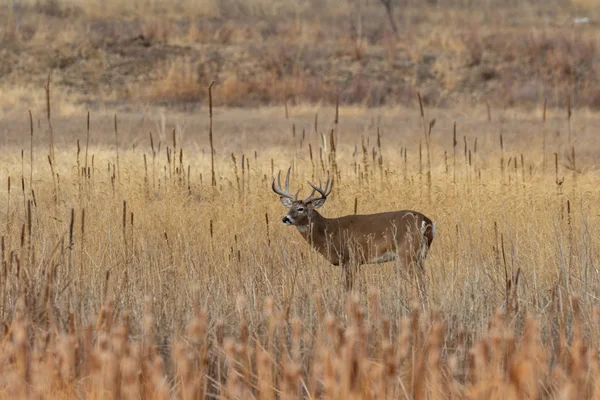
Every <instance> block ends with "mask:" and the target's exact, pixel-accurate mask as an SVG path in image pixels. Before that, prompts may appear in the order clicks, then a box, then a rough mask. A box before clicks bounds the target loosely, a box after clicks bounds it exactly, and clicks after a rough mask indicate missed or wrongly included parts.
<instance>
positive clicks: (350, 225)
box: [272, 169, 435, 290]
mask: <svg viewBox="0 0 600 400" xmlns="http://www.w3.org/2000/svg"><path fill="white" fill-rule="evenodd" d="M277 184H278V186H279V187H275V179H273V184H272V188H273V191H274V192H275V193H277V194H278V195H279V196H280V199H281V202H282V203H283V205H284V206H286V207H287V208H289V212H288V213H287V215H286V216H285V217H283V223H284V224H286V225H293V226H295V227H296V228H298V231H299V232H300V233H301V234H302V237H304V239H306V241H307V242H308V243H309V244H311V245H312V246H313V247H314V248H315V249H316V250H317V251H318V252H320V253H321V254H322V255H323V256H325V258H327V259H328V260H329V261H330V262H331V263H332V264H333V265H341V267H342V269H343V271H344V274H345V278H346V289H347V290H350V289H352V285H353V282H354V273H355V269H356V268H357V267H358V266H359V265H361V264H378V263H383V262H386V261H392V260H396V259H399V260H400V261H401V262H402V263H403V265H404V266H405V267H406V268H408V269H409V272H410V274H411V275H412V271H413V270H414V269H416V270H417V276H418V278H419V285H420V286H421V288H420V289H421V290H424V286H423V285H424V280H423V273H424V270H423V267H424V262H425V257H426V256H427V252H428V250H429V247H430V246H431V242H432V241H433V236H434V233H435V224H434V223H433V222H431V220H430V219H429V218H427V217H426V216H425V215H423V214H421V213H419V212H416V211H391V212H384V213H378V214H369V215H346V216H344V217H339V218H325V217H323V216H322V215H321V214H319V213H318V212H317V208H319V207H321V206H322V205H323V204H324V203H325V200H327V196H329V194H330V193H331V189H332V188H333V179H331V180H330V177H329V173H328V174H327V181H326V183H325V187H324V188H323V186H322V185H321V183H319V186H318V187H317V186H315V185H313V184H312V183H310V182H308V184H309V185H310V186H311V187H312V188H313V191H312V193H311V195H310V196H309V197H308V198H307V199H305V200H299V199H298V193H300V191H299V190H298V192H297V193H296V195H293V194H291V193H290V186H289V185H290V169H288V172H287V176H286V178H285V190H283V189H282V187H281V171H280V172H279V174H278V175H277ZM315 192H318V194H319V195H318V196H314V194H315Z"/></svg>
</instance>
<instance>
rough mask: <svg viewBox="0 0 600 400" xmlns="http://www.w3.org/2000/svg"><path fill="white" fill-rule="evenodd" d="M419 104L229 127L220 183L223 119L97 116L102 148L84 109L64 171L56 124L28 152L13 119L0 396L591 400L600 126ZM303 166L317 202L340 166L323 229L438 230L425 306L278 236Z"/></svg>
mask: <svg viewBox="0 0 600 400" xmlns="http://www.w3.org/2000/svg"><path fill="white" fill-rule="evenodd" d="M415 105H416V107H412V108H409V109H373V110H361V109H359V108H352V107H342V108H341V109H340V111H339V122H338V124H337V125H336V124H335V110H334V109H333V108H319V107H308V106H306V107H301V108H291V109H289V110H288V118H287V119H286V117H285V112H284V109H283V108H263V109H259V110H253V111H247V110H236V109H215V111H214V118H213V129H214V135H213V136H214V137H213V146H214V149H215V163H214V165H215V168H214V171H215V183H216V185H214V186H213V185H212V184H211V181H212V176H211V159H210V153H211V152H210V144H209V133H208V126H209V119H208V117H207V115H190V114H177V113H172V114H168V113H167V114H161V113H160V112H154V113H153V112H149V113H148V114H147V115H134V114H124V115H122V116H121V115H119V116H117V132H116V133H115V129H114V116H111V115H98V116H95V115H94V114H92V115H91V117H90V131H89V141H88V134H87V128H86V126H87V123H86V116H85V115H83V116H76V117H75V116H74V117H69V118H56V119H54V120H52V127H53V135H54V141H53V143H54V149H53V152H54V160H53V162H52V163H51V165H50V163H49V161H48V155H49V154H50V153H51V151H50V148H49V145H50V141H49V132H48V128H47V127H48V123H47V121H45V120H44V117H43V114H42V116H40V117H41V119H40V120H38V116H36V117H35V118H34V119H33V121H34V124H33V126H34V129H33V136H30V131H29V129H30V128H29V118H28V117H27V116H24V118H21V119H20V120H8V119H5V120H3V121H2V126H1V129H2V130H3V131H5V132H7V135H5V140H6V142H5V144H4V147H3V148H4V150H5V151H3V154H2V166H3V167H2V169H1V170H0V179H1V181H2V182H5V184H4V185H3V188H2V192H1V193H2V215H3V221H2V224H1V225H0V236H2V265H3V268H2V280H1V285H0V291H1V299H2V303H1V308H0V311H1V318H2V319H3V320H4V321H6V322H5V323H6V324H7V325H6V329H7V332H8V333H11V334H12V336H10V335H9V336H7V340H5V341H4V348H5V351H4V352H3V358H2V360H3V361H2V362H3V368H5V371H7V374H6V375H5V376H6V379H5V380H3V381H2V382H1V384H0V386H1V387H2V388H3V391H4V392H3V393H5V394H6V395H7V396H8V394H10V393H14V392H15V391H16V392H18V393H23V392H22V391H23V390H26V388H27V390H30V391H31V392H30V393H38V394H41V393H43V392H42V391H43V390H44V389H43V388H44V387H45V386H44V385H46V383H47V382H51V383H52V385H54V387H56V392H55V393H56V395H57V396H59V397H61V396H68V395H69V393H72V391H77V392H79V393H83V392H85V391H88V393H95V395H96V396H101V397H102V396H104V395H106V394H107V393H113V394H115V393H117V392H119V391H120V393H121V394H122V395H123V396H125V397H128V396H134V397H135V396H136V395H137V394H139V393H141V391H143V393H145V395H144V396H150V395H153V396H154V395H155V396H156V397H164V396H166V395H167V393H168V394H169V395H172V396H174V395H181V396H184V397H185V396H188V395H190V393H189V392H188V391H190V390H191V391H194V390H199V391H201V392H203V393H204V392H206V391H208V392H210V393H214V392H215V391H216V390H221V393H225V394H227V395H228V396H233V397H236V396H238V395H239V396H240V397H242V398H247V397H248V396H250V395H253V396H258V397H261V398H269V397H270V396H271V395H272V394H273V393H280V394H281V395H284V392H285V393H287V394H288V395H289V396H291V397H294V396H296V395H298V394H299V393H311V394H312V395H315V394H316V393H327V394H328V395H329V396H330V397H334V398H348V396H349V394H348V393H352V395H353V396H355V397H361V398H362V397H369V396H371V397H374V398H381V397H386V396H387V397H389V398H398V397H417V398H423V396H433V397H434V398H440V397H448V396H449V395H450V393H452V394H453V395H455V396H458V397H474V398H489V396H493V395H495V396H502V397H506V396H509V397H510V393H513V394H514V395H515V396H519V397H522V396H523V395H524V393H538V394H539V395H540V396H542V397H561V396H563V395H564V396H566V398H571V397H573V398H575V397H577V398H581V397H578V395H577V394H580V395H582V396H583V395H588V396H592V395H594V396H595V393H597V392H595V391H594V388H595V387H596V384H597V380H596V379H597V377H598V375H597V372H595V371H596V368H598V366H597V349H598V347H597V346H598V344H599V342H598V337H597V329H598V326H597V324H598V314H597V298H598V292H597V291H598V283H599V279H600V277H599V275H598V270H597V259H598V244H599V243H598V241H599V239H600V232H598V228H597V226H598V223H597V222H598V218H599V216H600V210H599V206H598V204H600V203H599V200H600V199H599V195H598V192H597V190H596V186H597V179H598V173H599V172H598V169H597V166H596V165H595V164H594V163H595V159H594V158H593V154H597V152H598V150H599V149H598V144H597V142H596V141H594V140H593V139H592V137H593V135H594V130H593V126H594V125H595V121H596V120H597V118H598V116H597V115H595V114H592V113H589V112H582V113H578V112H576V111H575V112H574V114H573V115H572V117H571V120H570V121H569V120H567V118H566V110H548V111H547V115H546V120H545V121H543V115H542V111H536V112H534V113H523V112H520V111H518V110H513V111H496V110H492V111H491V118H492V120H491V121H488V114H487V111H486V109H485V108H482V109H478V108H473V109H470V110H463V111H462V112H460V113H458V112H451V111H448V110H439V109H432V110H428V109H425V116H424V118H421V116H420V112H419V108H418V102H417V103H416V104H415ZM453 116H454V117H456V142H457V144H456V146H455V147H454V146H453V123H454V120H453ZM433 119H435V121H436V122H435V124H434V126H433V128H432V130H431V135H430V137H429V139H430V146H429V152H430V159H431V168H429V167H428V163H427V153H428V151H427V146H426V139H425V137H426V136H425V134H424V132H423V121H425V126H429V122H428V121H431V120H433ZM36 121H37V122H36ZM315 121H316V131H315ZM332 130H333V132H334V137H337V139H336V140H335V141H334V143H335V149H336V152H335V155H334V153H333V152H332V147H331V141H330V134H331V131H332ZM569 130H570V132H571V133H570V135H571V140H570V143H571V145H569ZM149 132H150V134H149ZM173 132H174V133H173ZM294 132H295V134H294ZM328 132H329V133H328ZM378 132H379V134H378ZM321 133H323V134H324V135H325V136H326V137H327V139H326V140H325V142H324V141H323V136H321ZM378 136H379V138H378ZM500 136H502V147H501V146H500ZM86 143H89V147H88V146H86ZM117 143H118V145H117ZM419 148H421V157H419ZM465 149H466V151H465ZM544 149H545V151H544ZM32 150H33V156H32ZM311 151H312V158H311V156H310V153H311ZM465 154H466V155H465ZM544 154H545V156H544ZM573 154H574V155H575V158H574V159H573ZM32 158H33V164H32V163H31V159H32ZM556 161H557V162H556ZM333 163H335V165H336V166H337V167H335V166H334V165H333ZM544 163H545V165H544ZM86 166H87V169H86ZM288 166H292V167H293V169H292V185H293V187H296V186H298V187H302V188H303V192H302V194H303V195H306V194H308V193H307V189H306V188H307V187H308V186H307V185H306V184H305V183H304V182H305V180H306V179H318V178H322V177H323V176H324V171H325V170H332V168H337V170H338V172H339V179H338V181H337V182H336V184H335V186H334V191H333V194H332V195H331V197H330V198H329V199H328V201H327V203H326V205H325V206H324V207H323V213H324V215H325V216H339V215H343V214H351V213H353V212H354V211H355V204H356V207H357V211H358V212H359V213H370V212H378V211H385V210H393V209H415V210H419V211H422V212H423V213H425V214H426V215H428V216H430V217H431V218H432V219H433V220H434V221H435V222H436V224H437V227H436V231H437V234H436V238H435V239H434V242H433V246H432V249H431V251H430V254H429V256H428V259H427V263H426V275H427V286H428V296H427V299H422V300H420V301H419V300H418V298H416V297H414V295H415V290H414V289H413V282H412V281H411V280H410V279H408V274H407V271H406V270H404V269H402V267H401V266H399V265H397V264H396V263H394V262H392V263H387V264H380V265H368V266H363V267H362V268H361V269H360V273H359V275H358V281H357V282H358V285H357V287H356V289H357V290H356V293H355V297H352V298H350V299H346V296H345V293H344V290H343V278H342V274H341V271H340V270H339V268H337V267H333V266H331V265H330V264H328V262H327V261H326V260H324V259H323V258H322V257H321V256H320V255H319V254H317V253H315V252H313V251H311V250H310V249H309V247H308V246H307V244H306V243H305V242H304V241H303V239H302V238H301V237H300V235H299V234H298V232H296V230H295V228H286V227H285V226H283V225H282V224H281V222H280V221H281V217H282V216H283V215H284V214H285V209H284V208H283V207H282V205H281V204H280V202H279V199H278V196H277V195H275V194H274V193H272V192H271V190H270V183H271V177H272V176H273V175H274V174H275V173H276V172H277V171H278V170H279V169H286V168H287V167H288ZM83 171H86V173H84V172H83ZM429 171H431V184H429V183H428V178H427V177H428V174H429ZM9 177H10V190H9V187H8V186H7V184H8V181H9ZM557 177H558V183H557ZM508 282H512V283H510V284H509V283H508ZM101 305H104V306H102V307H101ZM11 321H12V322H11ZM123 324H125V325H123ZM489 324H491V325H489ZM344 329H345V330H344ZM124 335H125V336H124ZM357 335H358V336H357ZM8 338H10V339H8ZM229 338H231V339H229ZM28 339H29V340H28ZM231 340H233V342H232V341H231ZM129 341H130V342H129ZM74 343H78V345H79V347H78V348H75V347H73V344H74ZM350 366H351V367H350ZM238 374H239V375H238ZM338 374H339V375H338ZM225 376H226V377H227V380H226V383H225V387H223V388H221V389H218V388H219V385H218V384H217V383H215V382H214V381H215V380H216V381H221V380H223V382H225ZM256 388H259V389H260V391H259V392H255V391H254V390H255V389H256ZM104 390H105V391H106V392H103V391H104ZM248 390H250V391H252V394H249V392H248ZM102 393H104V394H102ZM186 393H187V394H186ZM507 393H509V394H507ZM533 397H535V396H533Z"/></svg>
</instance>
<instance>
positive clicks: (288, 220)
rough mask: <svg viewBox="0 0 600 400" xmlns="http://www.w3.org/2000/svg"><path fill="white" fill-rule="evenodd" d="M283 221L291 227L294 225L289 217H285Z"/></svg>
mask: <svg viewBox="0 0 600 400" xmlns="http://www.w3.org/2000/svg"><path fill="white" fill-rule="evenodd" d="M281 221H282V222H283V223H284V224H286V225H289V224H291V223H292V220H291V219H289V218H288V216H287V215H286V216H285V217H283V219H282V220H281Z"/></svg>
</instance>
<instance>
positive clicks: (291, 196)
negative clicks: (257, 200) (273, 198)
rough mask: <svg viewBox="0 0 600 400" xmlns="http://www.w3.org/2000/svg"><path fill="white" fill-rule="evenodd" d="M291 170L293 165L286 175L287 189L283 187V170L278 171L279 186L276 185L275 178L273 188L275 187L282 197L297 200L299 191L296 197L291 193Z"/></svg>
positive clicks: (274, 189) (275, 190)
mask: <svg viewBox="0 0 600 400" xmlns="http://www.w3.org/2000/svg"><path fill="white" fill-rule="evenodd" d="M290 170H291V167H290V168H288V172H287V175H286V177H285V191H284V190H283V189H282V187H281V171H279V172H278V173H277V186H278V187H275V179H273V184H272V185H271V188H272V189H273V191H274V192H275V193H277V194H278V195H280V196H281V197H287V198H288V199H292V200H295V199H296V198H297V197H298V193H296V197H294V196H293V195H292V194H291V193H290Z"/></svg>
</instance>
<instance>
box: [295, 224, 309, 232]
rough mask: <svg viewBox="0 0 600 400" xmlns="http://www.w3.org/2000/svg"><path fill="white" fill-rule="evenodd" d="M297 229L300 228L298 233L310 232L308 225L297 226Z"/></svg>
mask: <svg viewBox="0 0 600 400" xmlns="http://www.w3.org/2000/svg"><path fill="white" fill-rule="evenodd" d="M296 228H298V231H299V232H300V233H306V231H308V226H307V225H296Z"/></svg>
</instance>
